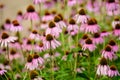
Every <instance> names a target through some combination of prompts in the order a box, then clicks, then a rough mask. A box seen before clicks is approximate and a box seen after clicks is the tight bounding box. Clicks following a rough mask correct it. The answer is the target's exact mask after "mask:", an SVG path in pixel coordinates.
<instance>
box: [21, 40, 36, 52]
mask: <svg viewBox="0 0 120 80" xmlns="http://www.w3.org/2000/svg"><path fill="white" fill-rule="evenodd" d="M34 46H35V42H34V43H33V41H32V40H31V39H24V40H23V44H22V48H23V49H24V50H27V51H31V50H33V49H34Z"/></svg>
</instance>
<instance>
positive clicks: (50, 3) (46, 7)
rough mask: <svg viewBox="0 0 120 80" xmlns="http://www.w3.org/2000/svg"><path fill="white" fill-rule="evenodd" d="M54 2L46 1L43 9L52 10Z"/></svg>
mask: <svg viewBox="0 0 120 80" xmlns="http://www.w3.org/2000/svg"><path fill="white" fill-rule="evenodd" d="M54 5H55V4H54V1H49V0H45V2H44V5H43V8H44V9H50V8H52V7H53V6H54Z"/></svg>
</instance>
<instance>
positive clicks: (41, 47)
mask: <svg viewBox="0 0 120 80" xmlns="http://www.w3.org/2000/svg"><path fill="white" fill-rule="evenodd" d="M44 50H45V44H43V42H40V43H39V44H36V45H35V51H37V52H42V51H44Z"/></svg>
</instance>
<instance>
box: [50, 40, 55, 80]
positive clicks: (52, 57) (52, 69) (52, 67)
mask: <svg viewBox="0 0 120 80" xmlns="http://www.w3.org/2000/svg"><path fill="white" fill-rule="evenodd" d="M50 55H52V56H51V72H52V74H51V80H54V54H53V52H52V48H51V42H50Z"/></svg>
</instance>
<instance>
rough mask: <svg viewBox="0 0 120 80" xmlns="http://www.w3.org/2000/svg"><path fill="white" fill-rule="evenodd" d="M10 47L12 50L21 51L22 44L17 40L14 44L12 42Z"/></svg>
mask: <svg viewBox="0 0 120 80" xmlns="http://www.w3.org/2000/svg"><path fill="white" fill-rule="evenodd" d="M9 46H10V47H11V48H15V49H19V50H20V49H21V42H19V41H18V40H15V41H14V42H11V43H10V44H9Z"/></svg>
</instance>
